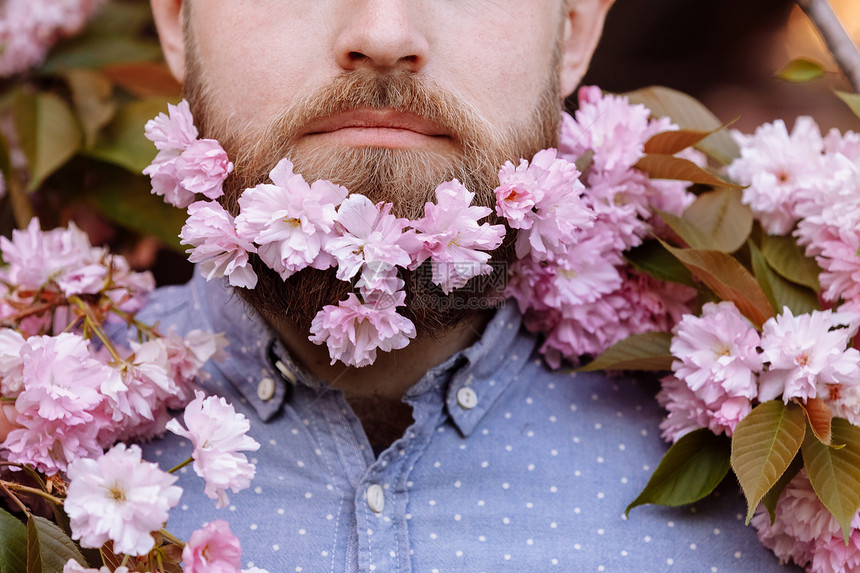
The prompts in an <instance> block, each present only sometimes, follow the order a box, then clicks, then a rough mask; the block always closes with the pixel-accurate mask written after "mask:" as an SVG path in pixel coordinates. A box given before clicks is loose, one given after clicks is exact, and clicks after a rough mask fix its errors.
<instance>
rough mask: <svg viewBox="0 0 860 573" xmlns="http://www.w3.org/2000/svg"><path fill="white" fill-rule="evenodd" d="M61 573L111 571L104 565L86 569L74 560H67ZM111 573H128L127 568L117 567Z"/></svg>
mask: <svg viewBox="0 0 860 573" xmlns="http://www.w3.org/2000/svg"><path fill="white" fill-rule="evenodd" d="M63 573H111V570H110V569H108V568H107V567H106V566H104V565H102V566H101V567H100V568H98V569H88V568H86V567H84V566H83V565H81V564H80V563H78V562H77V561H75V560H74V559H69V560H68V562H67V563H66V564H65V565H64V566H63ZM112 573H128V567H117V568H116V569H114V570H113V572H112Z"/></svg>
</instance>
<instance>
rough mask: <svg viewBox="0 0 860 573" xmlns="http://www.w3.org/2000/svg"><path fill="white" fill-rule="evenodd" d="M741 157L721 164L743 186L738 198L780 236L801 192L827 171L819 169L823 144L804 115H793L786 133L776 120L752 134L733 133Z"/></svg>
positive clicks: (791, 222)
mask: <svg viewBox="0 0 860 573" xmlns="http://www.w3.org/2000/svg"><path fill="white" fill-rule="evenodd" d="M733 135H734V136H735V139H736V140H737V141H738V144H739V145H740V148H741V156H740V157H739V158H738V159H735V160H734V161H733V162H732V164H731V165H729V167H728V168H727V173H728V175H729V177H731V178H732V179H734V180H735V181H737V182H738V183H740V184H741V185H746V186H747V187H746V188H745V189H744V191H743V202H744V203H745V204H747V205H749V206H750V207H751V208H752V210H753V213H754V214H755V216H756V219H758V220H759V221H761V224H762V226H763V227H764V229H765V231H767V232H768V233H769V234H771V235H785V234H786V233H788V232H789V231H791V228H792V227H793V226H794V224H795V222H796V221H797V219H798V214H797V212H796V205H797V203H798V201H800V199H801V192H802V191H803V190H804V189H807V188H809V187H814V186H816V184H817V181H818V180H819V179H822V178H826V177H827V176H828V173H827V170H826V169H823V168H822V161H823V156H822V151H823V149H824V143H823V141H822V138H821V132H820V131H819V129H818V125H816V123H815V121H813V120H812V118H810V117H799V118H797V121H796V122H795V124H794V129H793V130H792V132H791V134H790V135H789V133H788V129H787V128H786V126H785V123H784V122H783V121H782V120H777V121H775V122H773V123H768V124H764V125H762V126H760V127H759V128H758V129H756V131H755V134H753V135H750V136H748V135H743V134H740V133H737V132H733Z"/></svg>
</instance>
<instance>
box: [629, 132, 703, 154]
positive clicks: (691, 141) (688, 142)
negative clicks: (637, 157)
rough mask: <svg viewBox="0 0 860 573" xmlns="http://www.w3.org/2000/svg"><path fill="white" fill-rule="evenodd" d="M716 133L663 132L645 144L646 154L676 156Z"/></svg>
mask: <svg viewBox="0 0 860 573" xmlns="http://www.w3.org/2000/svg"><path fill="white" fill-rule="evenodd" d="M712 133H714V132H713V131H698V130H692V129H679V130H676V131H663V132H661V133H658V134H656V135H654V136H652V137H651V139H649V140H648V141H646V142H645V153H660V154H664V155H675V154H676V153H678V152H679V151H683V150H684V149H687V148H688V147H692V146H694V145H696V144H697V143H699V142H700V141H702V140H703V139H705V138H706V137H708V136H709V135H711V134H712Z"/></svg>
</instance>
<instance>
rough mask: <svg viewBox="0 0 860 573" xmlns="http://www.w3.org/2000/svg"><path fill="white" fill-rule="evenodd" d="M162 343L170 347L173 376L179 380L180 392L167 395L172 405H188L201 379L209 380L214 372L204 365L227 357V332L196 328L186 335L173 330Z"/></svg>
mask: <svg viewBox="0 0 860 573" xmlns="http://www.w3.org/2000/svg"><path fill="white" fill-rule="evenodd" d="M161 344H162V345H163V347H164V348H165V350H166V351H167V362H168V365H169V376H170V379H171V380H173V381H174V382H176V384H177V386H178V390H179V391H178V393H177V394H176V395H175V396H174V397H170V398H168V399H167V402H166V403H167V407H168V408H184V407H185V406H186V405H187V404H188V402H190V401H191V400H192V398H193V396H194V388H195V387H196V385H197V381H198V380H208V379H209V377H210V375H209V373H208V372H206V371H204V370H202V367H203V365H204V364H205V363H206V362H208V361H209V360H210V359H212V360H222V359H224V358H225V357H226V353H225V352H224V348H226V347H227V344H228V342H227V338H226V337H225V336H224V334H223V333H218V334H212V333H210V332H204V331H202V330H198V329H194V330H192V331H190V332H188V333H187V334H186V335H185V336H184V337H179V336H178V335H177V334H176V333H175V332H174V331H173V330H169V331H168V332H167V333H166V334H165V335H164V337H163V338H161Z"/></svg>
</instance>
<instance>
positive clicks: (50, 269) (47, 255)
mask: <svg viewBox="0 0 860 573" xmlns="http://www.w3.org/2000/svg"><path fill="white" fill-rule="evenodd" d="M0 251H2V253H3V260H4V262H5V263H6V264H7V265H8V266H7V267H6V268H5V269H4V270H3V273H2V275H3V278H4V280H5V281H6V282H8V283H10V284H14V285H16V286H17V287H18V288H20V289H30V290H38V289H40V288H41V287H43V286H44V285H45V283H47V281H48V280H49V279H53V280H54V281H57V282H58V284H66V285H77V286H74V287H72V290H71V291H70V292H66V294H69V295H71V294H79V293H93V292H97V291H98V287H100V286H101V283H102V282H103V281H104V276H105V274H106V273H105V270H104V268H103V267H102V268H101V270H96V271H95V273H96V278H95V285H96V288H93V285H94V282H93V280H92V276H91V275H90V276H89V278H84V277H83V276H82V275H80V276H78V277H77V278H75V277H74V275H76V274H79V273H81V272H82V269H88V268H89V267H91V266H92V265H97V264H100V263H101V261H102V259H103V257H104V256H105V250H104V249H101V248H95V247H93V246H92V245H90V241H89V238H88V237H87V235H86V233H84V232H83V231H81V230H80V229H78V228H77V227H76V226H75V225H74V223H70V224H69V227H68V229H54V230H51V231H41V230H40V229H39V220H38V219H32V220H31V221H30V224H29V225H28V226H27V228H26V229H23V230H20V231H19V230H15V231H12V239H11V240H10V239H7V238H6V237H0ZM83 273H84V274H87V273H91V271H90V270H87V271H83ZM83 284H86V285H88V287H87V288H85V289H84V290H74V289H76V288H82V286H81V285H83Z"/></svg>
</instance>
